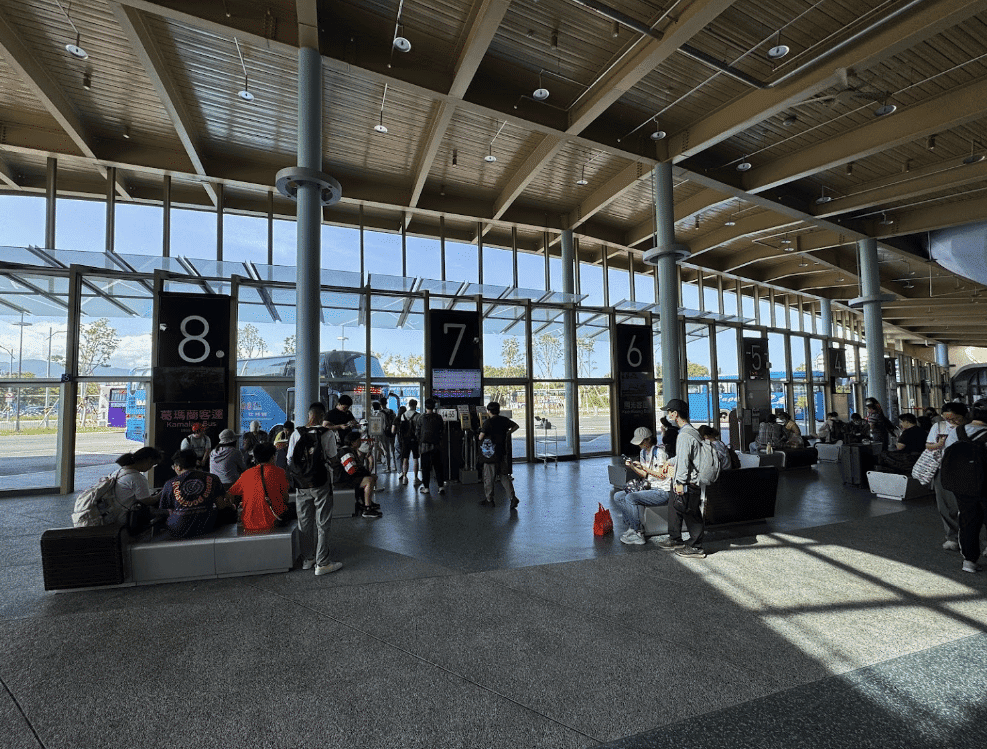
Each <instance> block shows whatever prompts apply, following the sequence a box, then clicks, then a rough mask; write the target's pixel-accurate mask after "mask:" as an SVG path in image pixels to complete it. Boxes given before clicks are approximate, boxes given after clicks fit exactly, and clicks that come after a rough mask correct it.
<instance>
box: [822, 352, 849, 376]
mask: <svg viewBox="0 0 987 749" xmlns="http://www.w3.org/2000/svg"><path fill="white" fill-rule="evenodd" d="M827 354H828V356H829V376H830V377H835V378H836V379H843V378H845V377H849V376H850V375H848V374H847V371H846V351H845V350H844V349H842V348H831V349H827Z"/></svg>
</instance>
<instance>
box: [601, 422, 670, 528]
mask: <svg viewBox="0 0 987 749" xmlns="http://www.w3.org/2000/svg"><path fill="white" fill-rule="evenodd" d="M631 444H632V445H634V446H635V447H638V448H640V450H641V455H640V457H639V459H638V460H626V461H624V465H626V466H627V467H628V468H630V469H631V470H632V471H634V473H636V474H637V475H638V476H640V477H641V478H642V479H643V480H644V482H645V487H644V488H642V489H640V490H638V491H630V492H629V491H619V492H616V493H615V494H614V495H613V500H614V502H616V503H617V506H618V507H619V508H620V514H621V515H623V517H624V521H625V522H626V523H627V531H626V532H625V533H624V535H622V536H621V537H620V540H621V542H622V543H625V544H628V545H638V546H641V545H643V544H644V543H645V538H644V533H643V531H642V530H641V514H640V511H639V510H638V507H660V506H662V505H667V504H668V500H669V499H671V496H672V495H671V489H672V470H673V468H674V464H672V463H670V462H669V460H668V454H667V453H666V452H665V448H664V447H662V446H661V445H659V444H657V440H656V439H655V437H654V434H652V432H651V430H650V429H648V428H647V427H638V428H637V429H635V430H634V436H633V437H631Z"/></svg>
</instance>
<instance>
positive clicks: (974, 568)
mask: <svg viewBox="0 0 987 749" xmlns="http://www.w3.org/2000/svg"><path fill="white" fill-rule="evenodd" d="M982 569H983V567H981V566H980V565H979V564H977V563H976V562H971V561H970V560H968V559H965V560H963V571H964V572H980V570H982Z"/></svg>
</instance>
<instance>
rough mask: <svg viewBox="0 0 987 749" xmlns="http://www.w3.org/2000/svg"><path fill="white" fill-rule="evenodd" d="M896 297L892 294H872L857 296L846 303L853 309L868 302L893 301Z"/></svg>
mask: <svg viewBox="0 0 987 749" xmlns="http://www.w3.org/2000/svg"><path fill="white" fill-rule="evenodd" d="M897 298H898V297H896V296H895V295H894V294H874V295H873V296H858V297H857V298H856V299H851V300H850V301H849V302H847V304H848V305H850V306H851V307H853V308H854V309H860V308H861V307H863V306H864V305H865V304H868V303H870V302H893V301H895V300H896V299H897Z"/></svg>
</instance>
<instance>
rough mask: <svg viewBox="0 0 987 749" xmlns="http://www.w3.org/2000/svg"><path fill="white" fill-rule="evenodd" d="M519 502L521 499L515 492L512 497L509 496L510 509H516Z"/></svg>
mask: <svg viewBox="0 0 987 749" xmlns="http://www.w3.org/2000/svg"><path fill="white" fill-rule="evenodd" d="M519 504H521V500H520V499H518V497H517V494H515V495H514V496H513V497H511V509H512V510H516V509H517V506H518V505H519Z"/></svg>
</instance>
